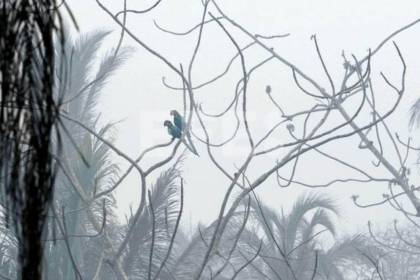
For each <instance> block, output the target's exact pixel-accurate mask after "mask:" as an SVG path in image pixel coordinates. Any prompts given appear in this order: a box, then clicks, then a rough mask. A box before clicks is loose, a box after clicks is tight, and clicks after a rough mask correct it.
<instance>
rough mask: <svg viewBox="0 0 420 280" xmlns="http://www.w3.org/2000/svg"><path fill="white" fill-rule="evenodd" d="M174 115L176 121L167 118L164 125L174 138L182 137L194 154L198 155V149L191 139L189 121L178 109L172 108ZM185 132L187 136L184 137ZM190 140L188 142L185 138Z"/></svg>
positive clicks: (172, 114)
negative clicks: (187, 121)
mask: <svg viewBox="0 0 420 280" xmlns="http://www.w3.org/2000/svg"><path fill="white" fill-rule="evenodd" d="M170 114H171V116H172V117H173V120H174V123H172V122H171V121H168V120H166V121H165V122H164V123H163V125H164V126H165V127H166V128H167V129H168V134H169V135H171V136H172V139H175V138H177V139H181V141H182V143H184V145H185V146H186V147H187V148H188V149H189V150H190V151H191V152H193V153H194V154H196V155H197V156H198V153H197V150H196V148H195V146H194V144H193V142H192V140H191V134H190V132H189V130H188V128H187V123H186V122H185V120H184V118H183V117H182V116H181V114H180V113H179V112H178V111H177V110H172V111H171V112H170ZM184 134H185V137H184ZM185 138H186V139H187V140H188V142H187V141H186V140H185Z"/></svg>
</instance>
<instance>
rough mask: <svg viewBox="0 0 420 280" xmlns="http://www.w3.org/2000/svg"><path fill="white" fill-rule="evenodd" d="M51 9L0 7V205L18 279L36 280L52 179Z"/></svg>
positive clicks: (42, 2)
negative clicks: (10, 231) (13, 241)
mask: <svg viewBox="0 0 420 280" xmlns="http://www.w3.org/2000/svg"><path fill="white" fill-rule="evenodd" d="M57 7H58V6H57V4H56V1H55V0H21V1H16V0H1V1H0V81H1V82H2V83H1V93H0V94H1V96H0V170H1V172H2V174H1V175H2V177H1V178H2V179H1V180H2V182H1V187H2V189H1V191H2V193H1V196H0V199H1V201H0V202H1V204H2V206H3V207H4V208H5V209H6V218H7V220H8V221H10V224H11V226H13V228H14V230H15V233H16V237H17V239H18V241H19V264H20V271H19V278H20V279H31V280H41V279H42V259H43V257H42V256H43V243H42V234H43V230H44V225H45V221H46V217H47V213H48V209H49V207H50V204H51V201H52V196H53V184H54V178H55V167H54V164H53V155H52V153H53V152H54V151H53V150H55V151H58V150H59V149H58V146H57V145H56V146H55V147H53V141H52V133H53V131H54V126H55V125H56V123H57V119H58V117H59V115H58V112H59V107H58V104H59V102H58V101H57V98H55V97H54V79H55V72H54V70H55V69H54V67H55V61H54V58H55V53H54V34H55V32H57V30H59V29H58V28H57V27H60V26H61V23H60V18H59V17H57V15H58V10H57V9H58V8H57ZM56 34H57V35H59V36H58V38H59V39H60V41H61V40H63V38H62V36H61V35H62V34H58V33H56ZM61 42H62V41H61ZM55 131H58V130H57V129H56V130H55ZM57 139H59V137H57Z"/></svg>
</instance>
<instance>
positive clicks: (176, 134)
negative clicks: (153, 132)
mask: <svg viewBox="0 0 420 280" xmlns="http://www.w3.org/2000/svg"><path fill="white" fill-rule="evenodd" d="M163 126H165V127H166V128H167V129H168V134H169V135H171V136H172V139H175V138H178V139H180V138H181V136H182V132H181V130H179V128H178V127H176V126H175V125H173V124H172V122H171V121H168V120H166V121H164V122H163Z"/></svg>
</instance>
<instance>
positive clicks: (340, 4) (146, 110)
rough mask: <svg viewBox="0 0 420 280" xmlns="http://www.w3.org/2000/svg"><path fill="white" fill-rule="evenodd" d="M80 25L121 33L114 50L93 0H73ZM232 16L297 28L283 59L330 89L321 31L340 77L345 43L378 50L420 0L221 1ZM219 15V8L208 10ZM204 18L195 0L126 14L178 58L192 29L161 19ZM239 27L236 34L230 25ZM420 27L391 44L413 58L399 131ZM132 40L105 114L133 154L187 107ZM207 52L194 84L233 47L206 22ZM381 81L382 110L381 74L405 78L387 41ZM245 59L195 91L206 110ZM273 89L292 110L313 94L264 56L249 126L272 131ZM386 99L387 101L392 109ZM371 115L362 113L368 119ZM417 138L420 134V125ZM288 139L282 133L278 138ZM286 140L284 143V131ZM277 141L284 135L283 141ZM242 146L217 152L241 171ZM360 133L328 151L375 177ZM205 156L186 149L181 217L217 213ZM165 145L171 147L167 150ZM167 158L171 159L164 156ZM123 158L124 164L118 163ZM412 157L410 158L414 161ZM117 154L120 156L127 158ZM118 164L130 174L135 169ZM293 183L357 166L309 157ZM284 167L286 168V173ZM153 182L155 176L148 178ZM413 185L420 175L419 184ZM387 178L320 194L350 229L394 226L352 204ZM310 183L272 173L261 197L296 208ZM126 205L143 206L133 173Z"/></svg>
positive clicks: (419, 71)
mask: <svg viewBox="0 0 420 280" xmlns="http://www.w3.org/2000/svg"><path fill="white" fill-rule="evenodd" d="M103 2H104V4H105V5H106V6H107V7H109V9H111V10H112V11H114V12H116V11H119V10H120V9H122V5H123V1H115V0H112V1H110V0H109V1H103ZM153 2H154V1H128V7H129V8H132V9H135V8H137V9H142V8H145V7H148V6H150V5H151V4H152V3H153ZM68 3H69V5H70V7H71V8H72V10H73V12H74V14H75V16H76V18H77V20H78V23H79V25H80V27H81V33H86V32H90V31H93V30H98V29H101V30H104V29H105V30H114V32H113V33H112V35H111V36H110V37H109V40H108V41H107V44H106V45H107V47H109V48H112V47H113V46H115V45H116V44H117V41H118V36H119V32H120V31H119V29H118V26H117V25H116V24H115V23H114V22H113V21H112V19H110V18H109V16H108V15H106V14H105V13H104V12H103V11H102V10H100V8H99V7H98V6H97V4H96V2H95V1H93V0H70V1H68ZM218 3H219V5H220V6H221V7H222V9H224V11H225V12H226V13H227V14H228V15H229V16H231V17H232V18H234V19H235V20H236V21H237V22H239V23H240V24H242V25H243V26H245V27H246V28H248V29H249V30H250V31H251V32H253V33H260V34H265V35H270V34H284V33H290V36H289V37H287V38H283V39H276V40H273V41H270V42H269V44H270V45H272V46H273V47H274V48H275V49H276V50H277V51H278V52H279V53H280V54H281V55H283V56H284V57H286V58H287V59H289V60H290V61H292V62H293V63H295V64H296V65H298V66H299V67H300V68H301V69H303V70H304V71H305V72H306V73H308V74H310V75H311V76H312V77H314V78H315V79H316V80H318V81H320V82H321V83H323V84H324V85H325V87H326V88H327V86H328V84H327V80H326V78H325V76H324V75H323V72H322V68H321V65H320V63H319V61H318V60H317V58H316V53H315V50H314V46H313V41H311V40H310V36H311V35H312V34H317V37H318V40H319V43H320V45H321V49H322V52H323V54H324V58H325V60H326V63H327V64H328V66H329V68H330V70H331V74H332V76H333V79H334V80H335V81H337V82H338V81H339V80H340V77H341V76H342V74H343V67H342V58H341V52H342V50H344V51H345V52H346V54H347V55H348V56H349V57H350V55H351V54H355V55H356V56H357V57H362V56H364V55H366V53H367V50H368V49H369V48H370V47H371V48H373V47H375V46H376V45H377V44H378V43H379V42H380V41H381V40H382V39H383V38H384V37H386V36H387V35H389V34H390V33H391V32H393V31H394V30H396V29H398V28H400V27H401V26H403V25H406V24H408V23H409V22H411V21H413V20H415V19H417V18H420V2H419V1H415V0H405V1H395V0H369V1H366V0H353V1H337V0H329V1H327V0H317V1H311V0H301V1H275V0H272V1H250V0H242V1H241V0H226V1H218ZM211 10H212V11H214V9H211ZM201 16H202V6H201V1H199V0H176V1H174V0H162V3H161V4H160V5H159V6H158V7H157V8H156V9H155V10H153V11H152V12H151V13H149V14H147V15H129V16H128V26H129V28H130V30H132V31H133V33H134V34H136V36H138V37H139V38H140V39H141V40H143V41H144V42H146V43H147V44H149V45H150V46H151V47H153V48H154V49H156V50H158V52H159V53H161V54H163V55H164V56H165V57H167V58H168V59H169V60H170V61H171V62H172V63H174V64H175V65H178V64H179V63H181V62H183V63H186V62H187V61H188V59H189V58H190V57H191V53H192V50H193V48H194V44H195V39H196V35H197V34H196V33H193V34H191V35H189V36H187V37H174V36H171V35H168V34H165V33H163V32H161V31H159V30H158V29H157V28H156V27H155V26H154V25H153V20H156V21H157V22H158V23H159V24H161V25H162V26H164V27H167V28H170V29H171V30H175V31H185V30H187V29H189V28H190V27H192V26H193V25H195V24H196V23H198V22H199V20H200V18H201ZM230 30H233V29H230ZM234 36H235V38H237V39H238V40H239V42H240V43H241V45H245V44H246V43H247V42H249V41H248V40H246V38H245V37H244V36H243V35H241V34H240V33H238V32H235V33H234ZM419 37H420V25H419V26H416V27H414V28H412V29H411V30H409V31H406V32H405V33H403V34H401V35H399V36H398V37H396V38H395V41H396V42H397V43H398V44H399V46H400V48H401V51H402V53H403V54H404V57H405V59H406V61H407V66H408V73H407V92H406V96H405V98H404V100H403V102H402V104H401V106H400V108H399V110H398V111H397V112H396V113H395V114H394V115H393V117H392V118H391V119H390V122H389V125H390V127H391V128H392V129H393V130H394V131H396V132H400V133H401V134H403V135H407V117H408V110H409V107H410V105H411V104H412V102H413V100H415V99H416V98H417V97H418V96H419V90H420V79H419V78H418V77H419V75H420V54H419V52H418V50H419V49H420V40H419V39H418V38H419ZM124 45H127V46H132V47H133V48H134V52H133V54H132V56H131V57H130V59H129V61H127V63H126V64H125V66H124V67H122V69H121V70H120V71H119V72H118V74H117V75H115V76H114V78H113V79H112V81H111V82H110V83H109V84H108V86H107V87H106V88H105V90H104V92H103V93H104V94H103V96H102V99H101V101H102V102H101V105H100V109H101V111H102V113H103V117H104V118H105V119H106V120H109V121H118V120H122V122H121V123H120V124H118V138H117V141H116V145H117V146H118V147H119V148H121V149H122V150H123V151H125V152H126V153H127V154H129V155H131V156H132V157H133V158H135V157H137V156H138V154H139V153H140V152H141V151H142V150H143V149H144V148H146V147H148V146H150V145H152V144H154V143H156V142H164V141H166V140H167V139H168V135H167V134H166V130H165V129H164V128H163V127H162V123H163V120H165V119H166V118H168V117H169V114H168V113H169V111H170V110H171V109H173V108H177V109H179V110H181V108H182V96H181V95H180V94H179V93H176V92H173V91H170V90H168V89H167V88H165V87H164V86H163V85H162V82H161V79H162V77H163V76H165V77H166V80H167V81H168V82H169V83H171V84H173V85H178V86H179V78H178V77H176V76H175V75H174V74H173V73H172V72H171V71H170V70H169V69H168V68H167V67H166V66H165V65H163V64H162V62H161V61H159V60H157V59H156V58H154V57H152V56H151V55H150V54H149V53H147V52H146V51H145V50H144V49H142V48H141V47H139V46H138V45H137V44H136V43H135V42H134V41H133V40H131V39H130V38H129V37H128V36H127V37H126V40H125V41H124ZM202 46H203V47H202V49H201V50H200V52H199V55H198V58H197V62H196V66H195V68H194V70H193V75H194V77H195V78H194V81H195V82H196V83H199V82H202V81H205V80H207V79H209V78H211V77H213V76H214V75H215V74H217V73H219V72H220V71H222V70H223V69H224V67H225V65H226V63H227V62H228V61H229V60H230V58H231V57H232V55H233V54H234V53H235V49H234V47H233V46H232V45H231V44H230V42H229V41H228V39H227V38H226V36H225V34H223V32H222V31H221V30H220V28H218V27H217V26H215V25H209V26H208V27H206V28H205V30H204V37H203V44H202ZM247 55H248V56H247V57H249V60H247V62H248V63H249V65H250V66H249V67H251V66H252V65H255V64H256V63H257V62H258V61H261V60H262V59H264V58H266V57H268V54H267V53H265V52H263V51H261V50H258V48H255V49H254V50H251V51H250V53H249V54H248V53H247ZM373 64H374V71H373V76H374V77H375V76H376V78H374V79H376V80H377V81H378V83H377V98H378V99H379V100H380V102H379V103H380V104H379V106H382V107H381V108H389V105H390V104H392V101H393V100H394V98H395V94H394V93H393V92H392V91H391V90H389V89H388V88H387V87H385V86H384V84H383V83H382V82H380V80H379V79H378V78H377V77H378V76H379V71H383V72H384V73H386V74H387V76H389V77H390V78H391V80H392V81H395V82H399V78H400V74H399V73H400V70H401V65H400V63H399V60H398V57H397V56H396V54H395V49H394V48H393V46H392V44H389V45H388V46H386V47H385V48H384V49H383V51H382V52H381V53H380V54H379V55H378V56H376V57H375V59H374V60H373ZM240 75H241V69H240V65H239V64H238V63H236V64H234V67H233V68H232V74H231V75H228V76H226V77H225V78H224V79H223V80H221V81H220V82H218V83H217V84H215V85H212V86H210V87H207V88H205V89H203V90H200V91H198V93H197V95H198V97H197V98H198V99H199V101H200V102H202V103H203V107H204V108H205V109H206V110H207V111H208V112H211V113H215V112H219V111H220V110H222V108H223V107H224V106H225V105H226V104H228V102H229V100H230V98H231V97H232V94H233V90H234V86H235V85H236V82H237V81H238V79H239V78H240V77H241V76H240ZM267 84H270V85H271V86H272V88H273V95H274V96H276V97H278V98H279V99H278V101H279V102H280V103H281V104H285V109H286V110H287V111H289V112H293V111H294V110H297V109H298V108H301V107H302V106H304V105H305V106H307V104H308V100H307V99H304V98H302V94H300V93H299V91H298V90H297V89H296V87H295V86H294V84H293V81H292V80H291V76H290V70H289V69H287V68H286V67H284V66H282V65H280V64H279V63H277V62H276V63H268V64H267V65H266V66H265V67H264V68H262V69H261V70H260V72H259V73H258V74H256V75H255V76H253V77H252V78H251V80H250V88H249V95H250V99H249V103H250V104H251V105H250V106H252V109H250V116H251V119H252V122H251V126H253V127H254V129H255V131H256V134H258V132H260V131H262V130H266V129H267V124H268V123H270V120H271V119H272V118H273V117H274V116H276V114H277V113H276V112H275V111H273V110H274V109H273V108H271V109H268V108H270V107H267V104H268V103H267V102H266V101H262V100H263V99H264V98H265V95H264V89H265V86H266V85H267ZM387 106H388V107H387ZM361 121H363V119H362V120H361ZM231 127H232V119H231V118H229V117H227V118H226V119H224V120H223V122H222V123H218V124H214V128H213V130H212V131H213V132H214V137H215V139H216V140H215V141H216V142H218V141H220V140H221V139H223V138H225V137H226V133H227V132H228V131H230V130H231ZM416 133H418V132H416ZM278 137H280V136H278ZM278 139H279V138H278ZM278 139H277V138H276V140H278ZM239 143H241V141H240V140H239V141H238V142H236V143H235V145H232V146H231V147H230V148H228V149H225V150H223V152H221V153H216V154H217V156H218V158H219V159H220V160H221V161H223V162H224V163H225V164H226V166H227V168H228V169H229V170H231V171H232V172H233V170H234V166H235V165H234V164H235V163H236V164H239V163H240V161H239V160H240V159H241V158H242V157H243V155H244V152H245V151H246V150H242V148H241V147H242V146H240V145H239ZM358 144H359V142H358V139H357V138H352V139H348V140H344V141H340V142H338V143H333V144H329V145H328V146H326V147H325V148H324V149H323V151H328V152H330V153H333V154H335V155H338V156H340V158H342V159H346V160H348V161H350V162H352V163H354V164H355V165H358V166H361V167H363V168H366V169H368V170H372V173H373V174H378V176H380V175H384V174H386V172H383V169H382V168H374V167H373V165H372V164H371V160H373V159H374V158H373V156H372V155H371V154H369V152H367V151H366V150H363V151H361V150H359V149H358V148H357V146H358ZM197 145H198V146H199V152H200V155H201V156H200V157H194V156H193V155H189V156H188V158H187V160H186V161H185V164H184V169H183V170H184V177H185V181H186V185H185V195H186V197H185V199H186V216H185V217H184V224H188V223H189V220H190V221H192V223H196V222H197V221H203V222H204V223H208V222H210V221H211V220H213V219H214V218H215V217H216V215H217V213H218V211H219V207H220V204H221V201H222V199H223V196H224V193H225V190H226V188H227V186H228V181H227V180H226V179H225V178H224V176H223V175H222V174H221V173H220V172H219V171H218V170H217V169H216V168H215V167H214V166H213V165H212V164H211V163H209V160H208V157H207V155H206V152H205V149H204V147H203V145H199V144H198V143H197ZM168 152H169V150H168V151H166V154H167V153H168ZM386 153H388V154H390V155H391V156H390V158H391V159H393V160H395V159H396V158H395V154H393V151H392V148H391V147H390V145H386ZM166 154H165V155H166ZM163 156H164V155H163V154H162V153H161V154H155V155H153V156H151V157H149V158H148V159H147V160H148V161H149V162H153V161H154V160H156V159H158V158H163ZM118 160H119V159H118ZM275 160H276V158H275V157H267V158H266V159H264V160H263V161H258V162H257V164H255V165H252V170H251V171H250V173H251V176H255V175H258V174H260V173H261V172H262V171H263V170H264V168H267V167H269V166H270V165H272V164H273V163H274V162H275ZM414 160H415V157H413V158H412V159H411V163H413V162H414ZM119 161H120V160H119ZM120 162H121V163H122V166H123V167H122V170H124V169H125V167H124V166H126V165H127V164H126V163H125V162H124V161H120ZM297 172H298V173H297V175H298V176H297V178H299V179H301V180H302V181H305V182H307V183H323V182H326V181H327V180H328V179H331V178H341V177H348V175H349V174H352V173H349V172H348V171H347V170H346V169H343V168H342V167H337V165H336V164H335V163H334V162H332V161H329V160H325V159H322V157H320V156H319V155H317V154H316V153H311V154H308V155H305V156H304V157H303V158H302V161H301V162H300V165H299V167H298V171H297ZM283 174H288V172H287V170H286V172H285V173H283ZM150 183H152V182H150V181H149V184H150ZM413 183H416V182H413ZM386 189H387V186H386V185H379V184H354V183H352V184H349V183H344V184H337V185H334V186H332V187H330V188H328V189H319V190H316V191H319V192H323V193H326V194H329V195H331V196H332V197H334V198H336V199H337V203H338V204H339V205H340V207H341V209H342V218H340V222H341V224H342V226H343V227H344V228H346V229H356V227H360V226H364V225H365V224H366V222H367V220H368V219H371V220H373V221H378V222H384V221H387V220H388V221H392V219H393V218H394V217H397V215H396V213H395V211H394V210H392V209H390V207H389V206H385V207H376V208H372V209H367V210H360V209H357V208H356V207H355V206H353V204H352V202H351V200H350V196H351V195H352V194H358V195H360V201H361V202H362V201H363V202H374V201H377V200H380V199H381V198H382V193H384V192H386ZM305 190H307V189H305V188H302V187H299V186H295V185H292V186H290V187H289V188H287V189H282V188H279V187H278V186H276V184H275V181H274V180H268V181H266V182H265V183H264V184H263V185H261V186H260V187H259V189H258V194H259V195H260V196H261V197H262V198H263V200H264V201H265V202H267V203H268V204H269V205H271V206H272V207H275V208H276V209H278V210H280V209H281V207H285V208H286V209H287V208H289V207H290V205H291V203H292V202H293V200H294V199H295V198H296V197H297V195H298V194H300V193H301V192H302V191H305ZM116 197H117V199H118V201H119V204H120V207H121V211H122V212H121V213H124V212H125V211H127V209H128V206H129V205H130V204H132V205H133V206H135V205H137V203H138V199H139V184H138V177H137V175H136V174H135V172H132V174H131V175H130V176H129V177H128V178H127V180H126V181H125V182H124V183H123V184H122V185H121V187H120V188H119V189H118V191H117V192H116Z"/></svg>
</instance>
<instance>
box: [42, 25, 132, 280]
mask: <svg viewBox="0 0 420 280" xmlns="http://www.w3.org/2000/svg"><path fill="white" fill-rule="evenodd" d="M108 34H109V32H105V31H97V32H93V33H90V34H88V35H84V36H80V37H79V38H77V39H76V40H74V41H73V42H72V41H71V40H68V41H67V44H66V45H65V52H64V53H66V54H70V55H67V56H66V57H65V58H62V57H60V54H61V53H62V52H61V51H60V49H58V50H57V52H56V53H57V61H61V62H62V64H61V65H58V66H57V69H56V72H57V75H56V76H57V77H59V78H58V82H57V85H58V86H57V88H56V96H57V98H58V99H59V100H60V101H61V102H62V104H63V105H62V109H63V111H64V112H65V114H66V115H67V116H69V117H71V118H73V119H76V120H78V121H80V122H82V123H83V124H85V125H86V126H88V127H89V128H91V129H92V130H94V131H97V135H99V136H100V137H102V138H105V139H108V140H110V141H112V139H113V127H112V125H110V124H105V125H102V126H101V125H99V124H98V123H99V118H98V114H97V112H96V105H97V103H98V99H99V97H100V93H101V89H102V88H103V86H104V85H105V83H106V82H107V81H108V79H109V78H110V76H111V75H112V74H113V73H114V72H115V71H116V70H117V69H118V67H119V66H120V65H121V64H122V62H123V61H124V59H125V58H126V56H127V50H126V49H121V50H120V52H119V53H118V54H117V55H115V53H114V51H113V50H111V51H110V52H108V53H106V54H105V55H104V56H103V57H102V59H101V62H100V64H99V66H97V65H95V60H96V59H97V58H98V52H99V50H100V46H101V44H102V43H103V42H104V39H105V38H106V37H107V35H108ZM63 69H64V70H63ZM61 130H62V132H61V135H63V136H64V137H62V139H60V140H61V156H60V157H59V158H58V159H57V161H58V162H59V166H60V170H59V173H58V175H57V180H56V184H55V198H54V208H55V212H54V211H51V216H53V217H52V219H50V221H49V229H50V230H49V231H50V235H49V239H54V238H55V237H54V236H53V235H52V233H56V236H57V237H59V238H60V236H63V235H70V236H74V235H77V236H81V235H82V236H83V235H84V236H90V235H95V234H96V233H97V229H95V228H94V227H93V226H92V223H91V219H92V218H93V219H95V220H97V221H102V220H103V219H104V217H103V216H104V213H103V209H106V222H107V224H112V223H117V221H116V218H115V215H114V214H113V212H114V210H113V209H114V207H115V200H114V198H113V196H112V194H108V195H106V196H103V197H101V199H100V200H93V201H91V200H92V199H93V198H94V196H95V195H96V194H97V193H98V192H100V191H102V190H105V189H108V188H109V187H110V186H111V185H113V183H114V181H115V179H116V176H117V173H118V166H117V165H116V164H115V163H113V162H112V160H111V158H110V156H111V155H110V149H109V147H108V146H106V145H105V144H104V143H103V142H102V141H100V140H99V139H98V138H97V137H95V136H93V135H91V134H90V133H88V132H87V131H86V130H84V129H83V128H81V127H80V126H77V125H75V124H74V123H70V122H69V121H65V120H62V126H61ZM75 186H79V189H77V188H76V187H75ZM63 211H64V213H62V212H63ZM55 215H58V217H56V216H55ZM61 215H65V222H66V232H60V230H61V231H62V229H63V222H64V221H63V219H62V218H61ZM102 243H103V240H102V237H101V236H98V237H97V238H96V239H95V238H88V237H86V238H82V237H69V238H68V244H66V242H64V241H63V240H61V241H59V242H54V243H50V244H49V246H48V247H47V249H46V251H45V258H46V260H47V261H46V270H47V271H48V279H73V278H74V264H73V263H72V260H71V259H70V257H73V258H74V260H73V261H74V262H75V264H76V265H77V267H78V268H79V269H81V270H82V271H83V275H89V276H90V275H93V274H94V273H95V271H94V268H95V267H96V266H97V265H98V262H99V258H100V252H101V250H102V249H103V247H104V245H103V244H102ZM86 248H94V249H95V250H96V251H97V252H99V253H97V252H93V253H92V252H90V253H87V252H88V250H86ZM69 252H71V254H72V256H69Z"/></svg>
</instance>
